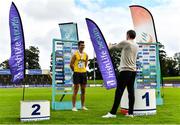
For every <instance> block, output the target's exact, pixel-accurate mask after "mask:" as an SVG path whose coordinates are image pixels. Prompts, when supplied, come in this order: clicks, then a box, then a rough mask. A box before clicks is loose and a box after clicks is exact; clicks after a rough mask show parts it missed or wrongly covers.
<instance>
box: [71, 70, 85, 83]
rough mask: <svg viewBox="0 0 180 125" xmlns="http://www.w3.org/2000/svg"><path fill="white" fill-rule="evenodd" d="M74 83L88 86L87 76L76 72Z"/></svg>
mask: <svg viewBox="0 0 180 125" xmlns="http://www.w3.org/2000/svg"><path fill="white" fill-rule="evenodd" d="M73 83H74V84H86V83H87V74H86V72H85V73H79V72H74V74H73Z"/></svg>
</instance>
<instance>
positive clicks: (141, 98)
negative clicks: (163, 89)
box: [120, 89, 156, 115]
mask: <svg viewBox="0 0 180 125" xmlns="http://www.w3.org/2000/svg"><path fill="white" fill-rule="evenodd" d="M128 104H129V99H128V92H127V89H125V91H124V93H123V96H122V99H121V104H120V105H121V113H127V112H128V109H129V105H128ZM154 114H156V95H155V89H135V103H134V115H154Z"/></svg>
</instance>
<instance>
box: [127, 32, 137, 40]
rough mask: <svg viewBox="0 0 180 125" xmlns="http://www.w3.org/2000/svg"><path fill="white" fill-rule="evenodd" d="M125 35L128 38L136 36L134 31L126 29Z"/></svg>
mask: <svg viewBox="0 0 180 125" xmlns="http://www.w3.org/2000/svg"><path fill="white" fill-rule="evenodd" d="M127 35H128V36H129V38H131V39H134V38H135V37H136V32H135V31H134V30H128V31H127Z"/></svg>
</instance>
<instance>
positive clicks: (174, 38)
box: [0, 0, 180, 69]
mask: <svg viewBox="0 0 180 125" xmlns="http://www.w3.org/2000/svg"><path fill="white" fill-rule="evenodd" d="M97 1H98V2H97ZM97 1H96V2H94V0H80V2H81V3H82V4H83V5H85V7H82V6H80V5H77V4H76V3H75V1H74V0H14V3H15V4H16V6H17V8H18V10H19V12H20V15H21V19H22V23H23V29H24V35H25V41H26V43H25V44H26V48H28V47H29V46H35V47H39V49H40V65H41V68H42V69H49V65H50V54H51V49H52V44H51V43H52V39H53V38H59V39H60V38H61V37H60V31H59V26H58V24H59V23H66V22H76V23H77V24H78V30H79V38H80V40H85V41H86V43H85V44H86V48H85V51H86V52H87V53H88V54H89V57H90V58H92V57H93V47H92V44H91V41H90V37H89V33H88V29H87V26H86V22H85V18H86V17H88V18H90V19H92V20H94V21H95V22H96V23H97V25H98V26H99V27H100V29H101V31H102V33H103V35H104V37H105V39H106V42H107V43H109V42H111V43H116V42H119V41H121V40H123V39H125V33H126V31H127V30H129V29H133V24H132V19H131V13H130V9H129V7H128V6H130V5H132V4H139V5H141V4H142V1H144V0H132V1H131V2H129V4H126V5H127V6H125V5H119V6H117V5H116V6H114V7H113V6H105V7H102V6H101V4H102V1H103V0H97ZM148 1H149V2H152V1H151V0H146V2H148ZM154 1H155V0H154ZM156 1H158V2H159V3H161V2H162V4H158V5H153V6H148V7H146V6H144V7H146V8H147V9H149V10H150V12H151V13H152V15H153V17H154V21H155V27H156V32H157V37H158V41H159V42H161V43H162V44H163V45H165V51H166V52H167V54H168V56H173V55H174V53H176V52H180V31H179V28H180V1H179V0H161V1H160V0H156ZM11 2H12V0H0V63H1V62H2V61H4V60H6V59H8V58H9V57H10V53H11V52H10V32H9V9H10V5H11Z"/></svg>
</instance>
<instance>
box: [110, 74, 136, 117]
mask: <svg viewBox="0 0 180 125" xmlns="http://www.w3.org/2000/svg"><path fill="white" fill-rule="evenodd" d="M117 77H118V78H117V80H118V83H117V88H116V92H115V97H114V104H113V107H112V109H111V111H110V113H111V114H116V112H117V109H118V107H119V104H120V101H121V97H122V95H123V92H124V89H125V87H126V86H127V90H128V98H129V110H128V113H129V114H133V109H134V101H135V96H134V81H135V77H136V72H132V71H121V72H120V73H118V75H117Z"/></svg>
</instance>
